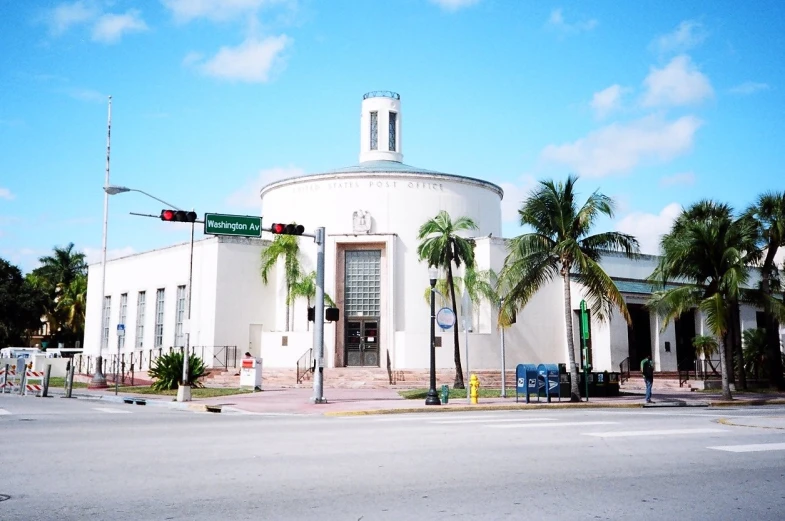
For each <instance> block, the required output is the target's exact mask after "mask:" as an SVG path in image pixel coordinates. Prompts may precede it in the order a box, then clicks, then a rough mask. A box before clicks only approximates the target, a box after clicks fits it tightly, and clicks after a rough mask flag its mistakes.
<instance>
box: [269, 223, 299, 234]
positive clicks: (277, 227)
mask: <svg viewBox="0 0 785 521" xmlns="http://www.w3.org/2000/svg"><path fill="white" fill-rule="evenodd" d="M270 231H271V232H272V233H274V234H276V235H302V234H303V232H304V231H305V227H304V226H303V225H302V224H283V223H273V225H272V226H270Z"/></svg>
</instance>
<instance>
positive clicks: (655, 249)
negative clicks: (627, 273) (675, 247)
mask: <svg viewBox="0 0 785 521" xmlns="http://www.w3.org/2000/svg"><path fill="white" fill-rule="evenodd" d="M681 209H682V208H681V205H680V204H679V203H671V204H669V205H668V206H666V207H665V208H663V209H662V211H661V212H660V213H659V214H656V215H655V214H651V213H644V212H633V213H630V214H627V215H626V216H625V217H624V218H623V219H621V220H620V221H619V222H617V223H616V230H618V231H620V232H623V233H627V234H630V235H633V236H634V237H635V238H636V239H638V243H639V244H640V248H641V253H647V254H649V255H659V253H660V238H661V237H662V235H663V234H665V233H668V232H669V231H670V228H671V225H672V224H673V221H674V219H676V217H678V215H679V213H681Z"/></svg>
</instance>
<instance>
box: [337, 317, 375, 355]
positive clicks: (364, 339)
mask: <svg viewBox="0 0 785 521" xmlns="http://www.w3.org/2000/svg"><path fill="white" fill-rule="evenodd" d="M345 345H346V365H347V366H349V367H367V366H372V367H379V320H378V319H375V318H373V319H371V318H365V319H356V318H352V319H348V320H347V321H346V344H345Z"/></svg>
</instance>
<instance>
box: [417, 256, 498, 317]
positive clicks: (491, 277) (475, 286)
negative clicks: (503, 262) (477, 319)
mask: <svg viewBox="0 0 785 521" xmlns="http://www.w3.org/2000/svg"><path fill="white" fill-rule="evenodd" d="M497 280H498V275H497V274H496V272H495V271H493V270H490V269H489V270H481V271H477V269H476V268H474V267H465V268H464V276H463V277H459V276H453V284H455V290H456V292H458V293H460V294H463V290H464V288H465V289H466V292H467V293H468V294H469V300H471V302H472V304H474V305H475V307H474V309H473V311H472V314H473V315H475V316H476V315H477V314H478V313H479V310H478V309H477V307H476V305H477V304H479V303H480V302H482V301H483V300H487V301H488V302H490V303H491V304H492V305H498V302H499V295H498V293H497V291H496V283H497ZM436 291H437V292H439V294H441V295H444V294H445V293H448V292H449V291H450V285H449V283H448V282H447V279H446V278H444V279H437V280H436ZM423 298H424V299H425V302H426V304H427V303H429V302H430V301H431V300H430V299H431V288H430V286H428V287H426V288H425V290H424V291H423ZM461 314H463V309H461Z"/></svg>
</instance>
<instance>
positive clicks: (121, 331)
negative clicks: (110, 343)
mask: <svg viewBox="0 0 785 521" xmlns="http://www.w3.org/2000/svg"><path fill="white" fill-rule="evenodd" d="M124 335H125V324H117V336H124Z"/></svg>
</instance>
